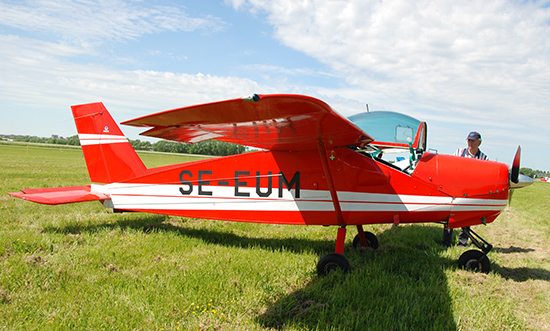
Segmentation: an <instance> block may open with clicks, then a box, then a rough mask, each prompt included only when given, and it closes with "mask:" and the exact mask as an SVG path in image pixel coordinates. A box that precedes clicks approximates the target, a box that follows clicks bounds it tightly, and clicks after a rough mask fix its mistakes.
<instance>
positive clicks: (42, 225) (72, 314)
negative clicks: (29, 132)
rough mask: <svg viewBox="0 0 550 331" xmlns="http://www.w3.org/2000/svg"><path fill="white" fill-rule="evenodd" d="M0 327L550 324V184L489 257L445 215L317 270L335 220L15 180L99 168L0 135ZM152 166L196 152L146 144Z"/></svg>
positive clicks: (526, 198)
mask: <svg viewBox="0 0 550 331" xmlns="http://www.w3.org/2000/svg"><path fill="white" fill-rule="evenodd" d="M0 155H1V158H0V188H1V190H0V329H8V330H75V329H82V330H84V329H85V330H90V329H92V330H121V329H124V330H279V329H284V330H509V329H513V330H545V329H550V317H549V314H548V309H549V308H550V294H549V293H550V271H549V270H550V256H549V255H550V250H549V249H548V242H549V239H550V238H549V237H550V216H549V215H550V202H549V201H550V199H549V198H550V184H547V183H539V182H536V183H534V184H533V185H532V186H530V187H528V188H525V189H522V190H518V191H516V192H515V193H514V199H513V201H512V204H511V206H510V207H509V209H508V210H507V211H506V212H504V213H503V214H502V215H501V216H500V217H499V218H498V219H497V220H496V221H495V222H494V223H492V224H490V225H488V226H478V227H476V230H477V231H478V233H480V234H481V235H482V236H483V237H484V238H485V239H487V240H488V241H489V242H491V243H492V244H493V245H494V246H495V248H494V249H493V251H492V252H491V253H490V254H489V257H490V259H491V261H492V263H493V272H491V273H490V274H488V275H485V274H474V273H470V272H466V271H462V270H458V269H457V268H456V260H457V259H458V257H459V256H460V254H461V253H462V252H463V250H461V249H460V248H458V247H452V248H450V249H443V248H442V247H440V246H439V242H440V241H441V237H442V229H441V226H438V225H415V226H412V225H402V226H399V227H394V226H390V225H376V226H368V227H367V230H369V231H372V232H374V233H375V234H376V235H377V236H378V238H379V240H380V244H381V247H380V248H379V249H378V250H376V251H373V250H369V249H362V250H354V249H353V248H352V247H351V240H352V239H353V235H355V231H353V230H354V229H353V228H352V227H350V231H349V232H350V233H348V237H347V245H346V251H345V254H346V256H347V257H348V258H349V260H350V262H351V264H352V266H353V267H354V271H353V272H352V273H350V274H346V275H344V274H340V273H337V274H333V275H330V276H329V277H318V276H317V275H316V271H315V265H316V263H317V261H318V260H319V258H320V257H321V256H322V255H324V254H326V253H328V252H332V251H333V250H334V246H335V238H336V228H334V227H329V228H324V227H305V226H281V225H269V224H267V225H266V224H248V223H231V222H220V221H211V220H199V219H187V218H179V217H170V216H162V215H150V214H138V213H125V214H113V213H112V212H111V211H110V210H109V209H106V208H103V207H102V206H101V204H99V203H97V202H94V203H81V204H73V205H62V206H42V205H38V204H33V203H30V202H26V201H23V200H20V199H16V198H13V197H10V196H8V195H6V193H7V192H14V191H18V190H19V189H22V188H38V187H55V186H71V185H85V184H89V179H88V174H87V170H86V166H85V163H84V159H83V157H82V153H81V151H80V150H79V149H77V148H76V149H75V148H66V147H61V148H59V147H56V148H47V147H41V146H26V145H13V144H0ZM140 156H141V157H142V158H143V160H144V163H145V164H146V165H147V166H148V167H152V166H160V165H164V164H171V163H179V162H187V161H191V160H192V157H189V156H179V155H168V154H156V153H140Z"/></svg>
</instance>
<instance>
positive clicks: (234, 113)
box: [122, 94, 373, 150]
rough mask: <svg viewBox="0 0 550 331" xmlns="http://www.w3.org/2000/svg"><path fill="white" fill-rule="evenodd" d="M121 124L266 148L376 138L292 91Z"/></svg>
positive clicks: (186, 138)
mask: <svg viewBox="0 0 550 331" xmlns="http://www.w3.org/2000/svg"><path fill="white" fill-rule="evenodd" d="M122 124H126V125H131V126H136V127H148V128H150V129H149V130H148V131H145V132H143V133H142V135H145V136H150V137H156V138H162V139H166V140H172V141H180V142H186V143H196V142H200V141H205V140H209V139H216V140H220V141H225V142H231V143H237V144H242V145H247V146H252V147H257V148H262V149H268V150H306V149H314V148H317V145H318V143H319V141H323V142H324V143H325V144H327V145H328V146H345V145H355V146H365V145H366V144H368V143H370V142H371V141H373V139H372V138H371V137H370V136H369V135H367V134H366V133H365V132H363V131H362V130H361V129H359V128H358V127H357V126H355V125H354V124H353V123H351V122H350V121H349V120H347V119H345V118H343V117H341V116H340V115H339V114H338V113H336V112H335V111H334V110H332V109H331V108H330V106H329V105H327V104H326V103H324V102H323V101H321V100H318V99H315V98H311V97H307V96H302V95H290V94H273V95H257V94H254V95H253V96H250V97H245V98H239V99H232V100H226V101H219V102H213V103H207V104H202V105H196V106H189V107H183V108H177V109H172V110H168V111H164V112H160V113H156V114H152V115H148V116H143V117H139V118H136V119H133V120H129V121H125V122H122Z"/></svg>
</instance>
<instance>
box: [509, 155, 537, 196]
mask: <svg viewBox="0 0 550 331" xmlns="http://www.w3.org/2000/svg"><path fill="white" fill-rule="evenodd" d="M520 158H521V146H518V150H517V151H516V156H515V157H514V161H513V162H512V169H511V170H510V195H509V196H508V204H510V201H512V195H513V193H514V189H517V188H522V187H525V186H529V185H531V184H533V179H532V178H531V177H529V176H525V175H522V174H520V173H519V161H520Z"/></svg>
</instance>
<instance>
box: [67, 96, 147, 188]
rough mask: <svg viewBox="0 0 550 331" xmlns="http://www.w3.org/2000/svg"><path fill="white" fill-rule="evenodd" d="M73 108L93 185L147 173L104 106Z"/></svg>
mask: <svg viewBox="0 0 550 331" xmlns="http://www.w3.org/2000/svg"><path fill="white" fill-rule="evenodd" d="M71 109H72V111H73V116H74V121H75V124H76V129H77V132H78V138H79V139H80V145H81V146H82V153H83V154H84V159H85V160H86V166H87V167H88V173H89V174H90V180H91V181H92V182H94V183H114V182H119V181H123V180H126V179H130V178H134V177H137V176H141V175H144V174H145V173H146V172H147V168H146V167H145V165H144V164H143V162H142V161H141V159H140V158H139V156H138V155H137V153H136V152H135V150H134V149H133V148H132V145H130V142H128V139H126V137H125V136H124V134H123V133H122V131H121V130H120V128H119V127H118V125H117V124H116V122H115V121H114V120H113V118H112V117H111V115H110V114H109V112H108V111H107V109H106V108H105V106H104V105H103V103H101V102H97V103H89V104H83V105H76V106H71Z"/></svg>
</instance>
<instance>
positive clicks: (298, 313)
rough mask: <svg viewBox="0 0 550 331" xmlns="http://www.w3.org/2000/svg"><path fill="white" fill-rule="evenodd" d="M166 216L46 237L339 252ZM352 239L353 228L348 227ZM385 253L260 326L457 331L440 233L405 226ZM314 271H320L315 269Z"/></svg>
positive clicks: (360, 253) (290, 299) (336, 276)
mask: <svg viewBox="0 0 550 331" xmlns="http://www.w3.org/2000/svg"><path fill="white" fill-rule="evenodd" d="M167 219H168V218H167V217H164V216H151V215H139V216H138V215H135V216H133V215H132V216H131V217H124V218H122V219H119V220H117V221H116V222H114V223H106V224H96V225H78V224H75V225H68V226H66V227H62V228H49V229H44V230H45V231H49V232H61V233H81V232H88V231H89V232H97V231H101V230H103V229H107V230H108V229H110V228H112V229H117V228H119V229H126V228H130V229H137V230H142V231H144V232H154V231H159V232H160V231H171V232H175V233H178V234H180V235H182V236H186V237H192V238H198V239H201V240H203V241H205V242H207V243H211V244H218V245H224V246H233V247H242V248H247V247H261V248H264V249H270V250H279V249H283V248H284V249H285V250H287V251H290V252H294V253H296V254H300V253H302V252H305V251H308V252H311V251H313V252H315V254H318V255H319V257H321V256H323V255H325V254H327V253H329V252H333V251H334V247H335V239H336V238H334V240H330V239H329V240H323V239H320V240H312V239H300V238H258V237H247V236H241V235H237V234H234V233H230V232H229V233H228V232H223V231H216V230H211V229H204V228H199V229H197V228H193V227H185V226H179V225H177V224H176V225H172V224H171V223H169V222H166V220H167ZM349 232H350V233H349V234H348V235H350V234H351V233H352V232H354V231H353V227H350V231H349ZM377 236H378V238H379V241H380V244H381V246H380V248H379V249H377V250H372V249H364V248H361V249H358V250H356V249H354V248H352V247H351V245H349V244H348V245H346V248H345V252H344V254H345V255H346V257H347V258H348V259H349V261H350V263H351V265H352V266H353V268H354V270H353V272H351V273H348V274H342V273H339V272H336V273H332V274H331V275H329V276H327V277H313V278H312V280H311V281H310V282H309V283H308V284H306V285H305V286H304V287H302V288H300V289H297V290H295V291H293V292H291V293H289V294H287V295H284V296H282V297H280V298H278V299H277V300H276V301H275V302H271V303H268V304H267V305H266V307H263V308H258V312H257V316H256V322H257V323H258V324H260V325H261V326H262V327H265V328H269V329H280V330H282V329H287V328H297V329H303V330H336V329H338V330H340V329H345V330H456V329H457V327H456V324H455V322H454V317H453V311H452V301H451V297H450V294H449V289H448V285H447V279H446V276H445V273H444V270H445V269H448V268H453V267H454V266H455V265H456V261H454V260H449V259H446V258H442V257H441V256H440V253H441V251H442V250H443V249H444V248H442V247H441V246H440V245H439V241H440V240H441V229H439V228H436V227H428V226H399V227H393V228H390V229H388V230H386V231H383V232H381V233H377ZM312 268H314V266H312Z"/></svg>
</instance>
